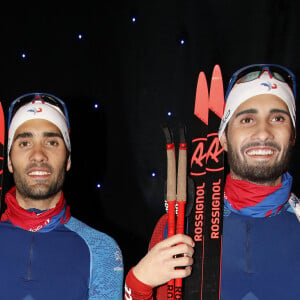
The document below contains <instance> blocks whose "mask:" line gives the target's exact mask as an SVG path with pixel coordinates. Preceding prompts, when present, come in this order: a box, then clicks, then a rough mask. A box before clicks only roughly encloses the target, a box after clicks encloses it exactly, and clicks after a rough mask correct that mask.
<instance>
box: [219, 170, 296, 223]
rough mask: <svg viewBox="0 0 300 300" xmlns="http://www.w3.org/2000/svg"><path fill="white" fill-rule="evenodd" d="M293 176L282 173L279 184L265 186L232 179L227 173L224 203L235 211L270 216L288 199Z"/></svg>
mask: <svg viewBox="0 0 300 300" xmlns="http://www.w3.org/2000/svg"><path fill="white" fill-rule="evenodd" d="M292 182H293V177H292V176H291V175H290V174H289V173H287V172H286V173H284V174H283V175H282V181H281V183H280V184H279V185H277V186H265V185H258V184H254V183H250V182H248V181H245V180H235V179H232V178H231V176H230V174H228V175H227V178H226V184H225V198H224V205H225V207H226V208H228V209H229V210H230V211H233V212H235V213H238V214H241V215H246V216H252V217H268V216H271V215H275V214H277V213H278V212H279V211H280V210H281V208H282V207H283V206H284V204H285V203H286V202H287V201H288V199H289V195H290V192H291V187H292Z"/></svg>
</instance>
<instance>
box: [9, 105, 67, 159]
mask: <svg viewBox="0 0 300 300" xmlns="http://www.w3.org/2000/svg"><path fill="white" fill-rule="evenodd" d="M33 119H44V120H47V121H49V122H51V123H53V124H54V125H55V126H57V127H58V129H59V130H60V132H61V134H62V136H63V139H64V142H65V145H66V148H67V149H68V151H69V152H71V142H70V135H69V129H68V125H67V120H66V118H65V116H64V114H63V113H62V111H61V110H60V109H59V108H58V107H56V106H54V105H51V104H49V103H47V102H43V101H34V102H31V103H28V104H25V105H24V106H22V107H20V108H19V109H18V111H17V112H16V113H15V115H14V116H13V118H12V121H11V123H10V127H9V128H8V142H7V153H8V155H9V153H10V149H11V145H12V142H13V139H14V135H15V132H16V130H17V129H18V127H19V126H20V125H22V124H23V123H25V122H26V121H29V120H33Z"/></svg>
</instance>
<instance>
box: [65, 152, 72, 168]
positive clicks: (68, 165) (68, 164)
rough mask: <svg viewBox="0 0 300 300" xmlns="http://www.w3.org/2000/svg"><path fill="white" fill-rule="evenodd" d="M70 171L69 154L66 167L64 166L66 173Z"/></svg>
mask: <svg viewBox="0 0 300 300" xmlns="http://www.w3.org/2000/svg"><path fill="white" fill-rule="evenodd" d="M70 169H71V154H69V157H68V161H67V165H66V171H69V170H70Z"/></svg>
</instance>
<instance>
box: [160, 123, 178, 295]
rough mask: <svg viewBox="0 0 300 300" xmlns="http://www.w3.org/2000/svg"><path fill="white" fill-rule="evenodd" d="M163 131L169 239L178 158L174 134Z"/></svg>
mask: <svg viewBox="0 0 300 300" xmlns="http://www.w3.org/2000/svg"><path fill="white" fill-rule="evenodd" d="M163 130H164V134H165V137H166V142H167V145H166V146H167V203H168V237H171V236H173V235H174V234H175V203H176V158H175V146H174V142H173V137H172V133H171V131H170V129H169V128H168V127H164V128H163ZM167 299H168V300H173V299H174V279H171V280H170V281H169V282H168V287H167Z"/></svg>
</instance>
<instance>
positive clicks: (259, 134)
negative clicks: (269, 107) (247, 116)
mask: <svg viewBox="0 0 300 300" xmlns="http://www.w3.org/2000/svg"><path fill="white" fill-rule="evenodd" d="M252 137H253V138H255V139H258V140H261V141H267V140H272V139H273V138H274V134H273V132H272V126H271V124H269V123H268V122H267V121H262V122H260V123H259V124H257V126H256V128H255V131H254V134H253V136H252Z"/></svg>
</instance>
